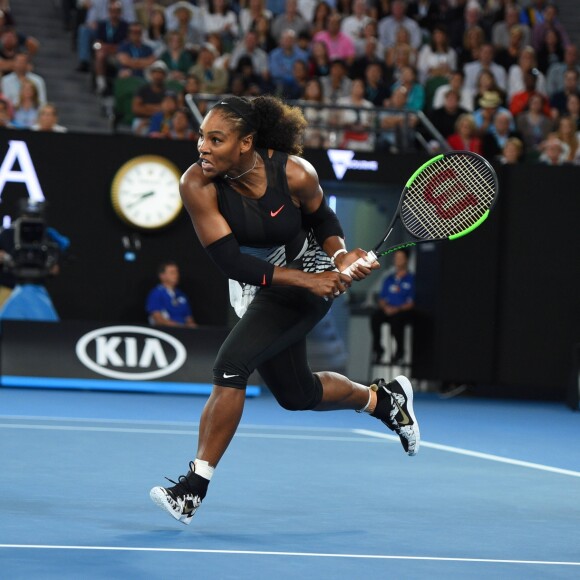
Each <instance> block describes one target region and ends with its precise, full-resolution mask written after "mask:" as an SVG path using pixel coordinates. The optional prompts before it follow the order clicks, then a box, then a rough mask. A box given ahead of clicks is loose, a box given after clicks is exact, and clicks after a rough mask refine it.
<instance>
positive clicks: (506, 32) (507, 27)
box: [491, 4, 532, 51]
mask: <svg viewBox="0 0 580 580" xmlns="http://www.w3.org/2000/svg"><path fill="white" fill-rule="evenodd" d="M515 26H517V27H518V28H519V29H520V31H521V33H522V35H523V39H522V45H523V46H528V45H529V44H531V38H532V34H531V30H530V27H529V26H528V25H527V24H524V23H522V22H520V11H519V10H518V7H517V6H516V5H515V4H508V5H507V6H506V7H505V16H504V19H503V20H500V21H499V22H496V23H495V24H494V25H493V26H492V29H491V42H492V44H493V45H494V46H495V48H496V50H498V51H499V50H501V49H503V48H507V47H508V46H509V44H510V32H511V30H512V28H513V27H515Z"/></svg>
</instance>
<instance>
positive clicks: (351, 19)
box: [340, 0, 373, 47]
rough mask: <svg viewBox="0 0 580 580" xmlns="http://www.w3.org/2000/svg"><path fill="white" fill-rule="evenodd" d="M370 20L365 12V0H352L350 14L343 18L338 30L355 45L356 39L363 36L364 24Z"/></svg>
mask: <svg viewBox="0 0 580 580" xmlns="http://www.w3.org/2000/svg"><path fill="white" fill-rule="evenodd" d="M372 20H373V19H372V18H371V17H370V16H369V15H368V14H367V3H366V0H352V14H350V15H349V16H346V17H345V18H344V20H343V21H342V24H341V25H340V30H341V32H342V33H343V34H346V35H347V36H348V37H349V38H350V39H351V40H352V42H353V44H354V45H355V47H356V43H357V41H358V40H361V39H362V38H363V37H364V30H365V27H366V25H367V24H368V23H369V22H371V21H372Z"/></svg>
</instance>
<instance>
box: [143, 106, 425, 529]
mask: <svg viewBox="0 0 580 580" xmlns="http://www.w3.org/2000/svg"><path fill="white" fill-rule="evenodd" d="M305 127H306V121H305V119H304V117H303V116H302V113H301V111H300V110H299V109H297V108H291V107H289V106H287V105H285V104H284V103H283V102H282V101H280V100H279V99H277V98H275V97H270V96H262V97H257V98H255V99H253V100H251V101H250V100H247V99H244V98H240V97H227V98H225V99H223V100H222V101H219V102H218V103H217V104H216V105H215V106H214V107H213V108H212V109H211V110H210V112H209V113H208V114H207V115H206V117H205V119H204V120H203V123H202V125H201V128H200V137H199V141H198V151H199V159H198V161H197V162H196V163H194V164H193V165H192V166H191V167H190V168H189V169H188V170H187V171H186V172H185V174H184V175H183V177H182V179H181V196H182V198H183V201H184V204H185V206H186V208H187V210H188V211H189V214H190V216H191V220H192V222H193V227H194V228H195V231H196V233H197V236H198V237H199V240H200V241H201V243H202V245H203V246H204V247H205V249H206V251H207V252H208V254H209V255H210V256H211V258H212V259H213V261H214V262H215V263H216V265H217V266H218V267H219V268H220V270H221V271H222V272H223V273H224V274H225V275H226V276H227V277H228V278H229V279H230V300H231V303H232V305H233V307H234V308H235V310H236V313H237V314H238V316H240V317H241V320H240V321H239V322H238V324H237V325H236V326H235V327H234V328H233V330H232V331H231V332H230V334H229V336H228V337H227V339H226V340H225V342H224V343H223V345H222V347H221V348H220V351H219V353H218V355H217V358H216V361H215V364H214V369H213V384H214V387H213V391H212V393H211V395H210V397H209V399H208V401H207V403H206V405H205V408H204V410H203V412H202V415H201V421H200V427H199V439H198V448H197V455H196V458H195V460H194V461H190V463H189V472H188V473H187V475H182V476H180V477H179V478H178V481H177V482H175V481H172V480H169V481H171V483H173V484H174V485H173V486H172V487H167V488H165V487H154V488H153V489H152V490H151V493H150V495H151V499H152V500H153V501H154V502H155V503H157V504H158V505H159V506H160V507H162V508H163V509H165V510H167V511H168V512H169V513H170V514H171V515H172V516H173V517H174V518H175V519H177V520H179V521H181V522H183V523H185V524H188V523H189V522H190V521H191V518H192V517H193V515H194V513H195V512H196V510H197V508H198V507H199V506H200V505H201V502H202V500H203V499H204V497H205V495H206V492H207V488H208V484H209V482H210V480H211V478H212V475H213V473H214V469H215V468H216V466H217V465H218V463H219V461H220V459H221V457H222V455H223V454H224V452H225V451H226V449H227V447H228V445H229V443H230V441H231V440H232V438H233V436H234V434H235V432H236V429H237V427H238V424H239V422H240V419H241V417H242V411H243V407H244V402H245V388H246V384H247V380H248V377H249V376H250V375H251V373H252V372H253V371H254V370H255V369H257V370H258V371H259V373H260V375H261V376H262V378H263V380H264V381H265V383H266V385H267V386H268V388H269V389H270V390H271V391H272V393H273V395H274V396H275V397H276V400H277V401H278V403H279V404H280V405H281V406H282V407H284V408H285V409H288V410H292V411H303V410H314V411H332V410H338V409H352V410H355V411H358V412H364V413H368V414H370V415H372V416H373V417H376V418H377V419H379V420H380V421H382V422H383V423H384V424H385V425H386V426H387V427H388V428H389V429H391V430H392V431H395V432H396V433H397V434H398V435H399V437H400V440H401V443H402V445H403V449H404V450H405V452H406V453H407V454H408V455H415V454H416V453H417V451H418V449H419V427H418V424H417V420H416V418H415V414H414V411H413V390H412V387H411V383H410V381H409V380H408V379H407V378H406V377H404V376H399V377H397V378H396V379H395V380H394V381H392V382H390V383H388V384H387V383H386V382H385V381H384V380H383V379H377V380H376V381H374V384H373V385H371V386H370V387H369V386H365V385H361V384H358V383H354V382H352V381H350V380H349V379H348V378H347V377H345V376H342V375H340V374H338V373H335V372H319V373H312V371H311V370H310V367H309V365H308V361H307V358H306V335H307V334H308V332H309V331H310V330H312V328H314V326H315V325H316V324H317V323H318V322H319V321H320V320H321V319H322V318H323V317H324V315H325V314H326V313H327V312H328V310H329V308H330V307H331V305H332V302H333V300H334V299H335V298H336V297H338V296H340V295H341V294H342V293H344V292H345V291H346V290H347V289H348V288H349V287H350V285H351V283H352V282H353V281H356V280H362V279H364V278H365V277H367V276H368V275H370V274H371V272H372V270H374V269H376V268H378V267H379V266H378V263H377V262H376V261H375V262H374V263H372V264H369V263H361V264H359V265H358V266H357V267H356V268H355V269H354V271H353V272H352V275H351V276H347V275H345V274H341V273H340V272H341V271H343V270H345V268H347V267H348V266H349V265H350V264H352V263H354V262H355V261H356V260H358V259H359V258H363V257H365V256H366V252H365V251H364V250H362V249H360V248H358V249H355V250H351V251H348V250H347V249H346V247H345V243H344V235H343V231H342V228H341V226H340V223H339V221H338V219H337V217H336V214H335V213H334V212H333V211H332V210H331V209H330V207H329V206H328V205H327V203H326V200H325V198H324V195H323V192H322V189H321V187H320V183H319V180H318V176H317V174H316V171H315V169H314V168H313V167H312V165H311V164H310V163H308V162H307V161H305V160H304V159H302V158H301V157H299V155H300V153H301V150H302V148H301V144H302V136H303V132H304V129H305Z"/></svg>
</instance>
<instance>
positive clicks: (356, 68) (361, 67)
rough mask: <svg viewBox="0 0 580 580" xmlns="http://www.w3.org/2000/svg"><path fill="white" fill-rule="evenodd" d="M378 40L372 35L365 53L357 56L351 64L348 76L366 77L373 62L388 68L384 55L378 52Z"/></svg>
mask: <svg viewBox="0 0 580 580" xmlns="http://www.w3.org/2000/svg"><path fill="white" fill-rule="evenodd" d="M378 42H379V41H378V40H377V39H376V38H374V37H372V36H371V37H370V38H368V39H367V40H366V42H365V47H364V52H363V54H362V55H359V56H357V57H356V58H355V59H354V61H353V63H352V65H351V66H350V70H349V73H348V76H349V77H350V78H351V79H364V78H365V71H366V69H367V67H368V65H369V64H371V63H376V64H378V65H379V66H380V67H382V68H384V69H385V68H386V67H385V62H384V59H383V57H382V55H380V54H379V53H377V46H378Z"/></svg>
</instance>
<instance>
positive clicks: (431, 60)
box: [417, 26, 457, 84]
mask: <svg viewBox="0 0 580 580" xmlns="http://www.w3.org/2000/svg"><path fill="white" fill-rule="evenodd" d="M456 68H457V53H456V52H455V51H454V50H453V49H452V48H451V47H450V46H449V38H448V36H447V31H446V30H445V29H444V28H443V27H442V26H436V27H435V28H434V29H433V33H432V35H431V42H430V43H428V44H425V45H423V47H422V48H421V50H420V51H419V58H418V61H417V70H418V72H419V81H420V82H421V83H423V84H425V83H426V82H427V81H428V80H429V79H431V78H434V77H446V76H448V75H449V74H450V73H451V71H454V70H455V69H456Z"/></svg>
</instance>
